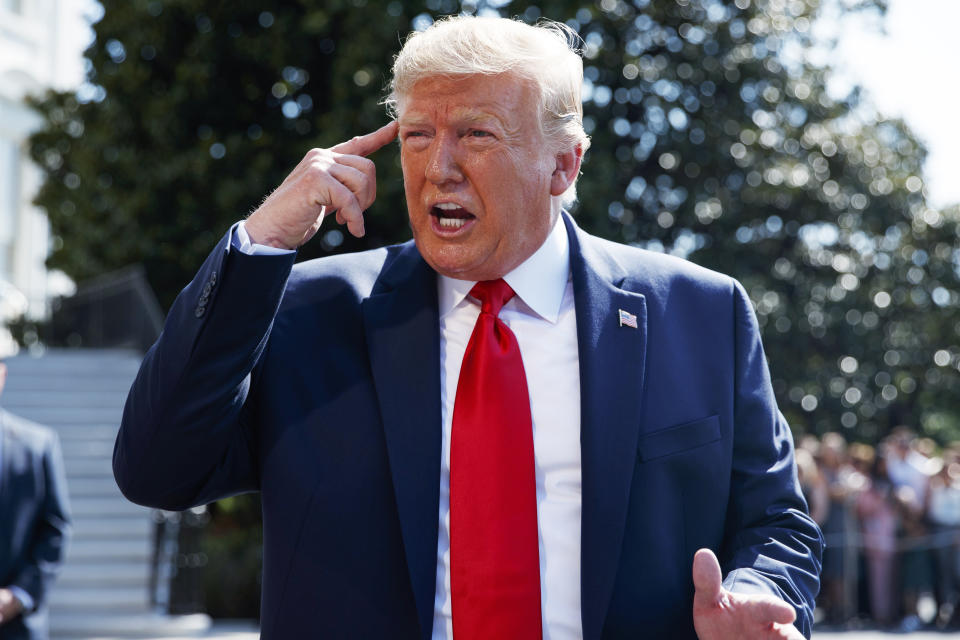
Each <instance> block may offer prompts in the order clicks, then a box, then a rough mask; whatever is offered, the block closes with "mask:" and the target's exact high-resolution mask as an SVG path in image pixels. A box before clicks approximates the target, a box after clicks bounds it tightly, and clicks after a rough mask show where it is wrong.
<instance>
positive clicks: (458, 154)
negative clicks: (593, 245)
mask: <svg viewBox="0 0 960 640" xmlns="http://www.w3.org/2000/svg"><path fill="white" fill-rule="evenodd" d="M536 98H537V96H536V93H535V90H534V88H533V87H532V86H531V85H530V83H528V82H525V81H522V80H520V79H518V78H516V77H514V76H511V75H509V74H501V75H496V76H483V75H476V76H466V77H462V78H457V79H453V78H444V77H439V76H438V77H428V78H425V79H423V80H420V81H419V82H417V83H416V84H415V85H414V86H413V88H412V89H411V90H410V91H409V92H408V93H407V94H405V95H403V96H401V97H400V102H399V118H398V121H399V123H400V133H399V136H400V143H401V147H400V149H401V151H400V158H401V162H402V166H403V184H404V189H405V190H406V194H407V209H408V211H409V213H410V226H411V228H412V229H413V238H414V240H415V241H416V243H417V248H418V249H419V251H420V254H421V255H422V256H423V258H424V260H426V261H427V263H428V264H429V265H430V266H431V267H433V268H434V270H436V271H437V272H439V273H441V274H443V275H446V276H449V277H451V278H459V279H461V280H494V279H496V278H499V277H501V276H503V275H505V274H506V273H508V272H509V271H511V270H512V269H514V268H515V267H516V266H517V265H519V264H520V263H521V262H523V261H524V260H526V259H527V258H528V257H530V256H531V255H532V254H533V253H534V252H535V251H536V250H537V249H538V248H539V247H540V245H541V244H543V241H544V240H545V239H546V237H547V235H548V234H549V232H550V229H551V228H552V226H553V223H554V222H555V220H556V216H557V212H556V211H551V198H550V196H551V179H552V176H553V175H554V174H555V172H556V169H557V157H556V154H555V153H554V152H552V151H551V149H550V147H549V145H547V144H546V143H545V142H544V140H543V137H542V135H541V133H540V128H539V126H538V113H537V100H536ZM553 180H554V182H556V179H555V178H554V179H553ZM555 188H558V187H555ZM561 193H562V191H561Z"/></svg>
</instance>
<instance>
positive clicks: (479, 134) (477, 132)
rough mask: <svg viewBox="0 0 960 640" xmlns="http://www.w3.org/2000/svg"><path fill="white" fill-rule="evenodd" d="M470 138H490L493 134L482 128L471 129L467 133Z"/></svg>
mask: <svg viewBox="0 0 960 640" xmlns="http://www.w3.org/2000/svg"><path fill="white" fill-rule="evenodd" d="M468 135H469V136H470V137H471V138H490V137H493V134H492V133H490V132H489V131H483V130H482V129H471V130H470V133H469V134H468Z"/></svg>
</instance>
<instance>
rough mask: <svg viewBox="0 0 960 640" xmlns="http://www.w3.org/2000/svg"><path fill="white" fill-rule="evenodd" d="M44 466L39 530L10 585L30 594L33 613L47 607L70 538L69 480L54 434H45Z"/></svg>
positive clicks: (33, 536)
mask: <svg viewBox="0 0 960 640" xmlns="http://www.w3.org/2000/svg"><path fill="white" fill-rule="evenodd" d="M39 460H40V464H41V465H42V467H43V468H42V470H41V471H42V477H43V488H44V495H43V504H42V506H41V508H40V510H39V515H38V520H37V523H36V525H35V526H36V529H35V531H34V532H33V535H32V538H31V540H30V544H29V546H28V548H27V561H26V563H25V565H24V567H23V569H22V570H21V571H20V573H19V574H17V576H16V578H15V579H14V580H13V582H12V583H11V585H10V586H12V587H17V588H19V589H22V590H23V591H24V592H26V593H27V594H28V595H29V596H30V598H31V600H32V602H31V603H30V604H31V605H32V606H31V611H28V612H27V613H31V612H32V611H34V610H36V609H37V608H38V607H40V606H41V605H43V603H44V601H45V598H46V594H47V592H48V591H49V589H50V586H51V585H52V584H53V581H54V579H55V578H56V576H57V573H59V571H60V566H61V564H62V562H63V556H64V552H65V550H66V545H67V541H68V539H69V537H70V507H69V502H68V499H67V480H66V475H65V473H64V469H63V456H62V455H61V453H60V441H59V440H58V438H57V436H56V434H55V433H53V432H45V444H44V447H43V452H42V455H41V456H40V457H39Z"/></svg>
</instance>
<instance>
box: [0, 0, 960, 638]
mask: <svg viewBox="0 0 960 640" xmlns="http://www.w3.org/2000/svg"><path fill="white" fill-rule="evenodd" d="M888 4H889V5H890V6H889V7H888V6H887V5H888ZM957 4H958V3H956V2H955V1H954V0H896V2H893V1H892V0H890V1H888V0H544V1H537V0H532V1H526V2H507V3H499V2H494V3H490V2H485V1H482V0H481V1H478V0H464V1H457V0H324V1H320V0H288V1H285V2H284V1H277V2H267V3H265V2H253V1H250V0H234V1H232V2H222V1H201V0H123V1H119V0H108V1H103V2H99V3H98V2H94V1H93V0H34V1H31V0H2V1H0V286H2V287H3V288H2V290H0V302H2V312H3V318H2V320H3V323H4V324H5V328H4V333H3V335H2V336H0V340H4V341H5V342H6V344H7V345H8V349H14V348H20V349H21V355H20V356H18V357H17V358H19V359H20V360H23V361H26V360H37V361H42V360H44V358H46V359H47V362H51V363H55V362H58V360H57V358H63V357H68V358H69V357H70V354H83V357H96V354H97V353H101V352H102V353H110V354H114V356H115V355H116V354H117V353H122V354H127V357H129V358H130V359H132V361H134V362H135V361H136V359H137V358H138V357H139V355H140V354H142V352H143V351H144V350H145V349H146V348H147V347H148V346H149V344H150V343H151V342H152V340H153V339H154V338H155V337H156V335H157V332H158V330H159V327H160V323H161V321H162V316H163V313H164V310H165V309H166V308H167V307H168V306H169V305H170V303H171V302H172V300H173V299H174V297H175V296H176V295H177V293H178V291H179V290H180V289H181V288H182V287H183V286H184V285H185V284H186V283H187V282H188V281H189V280H190V278H191V277H192V274H193V272H194V270H195V269H196V268H197V267H198V266H199V264H200V263H201V262H202V260H203V259H204V257H205V256H206V255H207V253H208V252H209V251H210V250H211V248H212V247H213V246H214V244H215V243H216V242H217V240H218V238H219V237H220V236H221V235H222V234H223V233H224V231H225V230H226V229H227V228H228V227H229V226H230V225H231V224H232V223H233V222H235V221H236V220H237V219H239V218H241V217H242V216H244V215H245V214H247V213H249V212H250V211H251V210H252V209H253V208H255V207H256V205H257V204H258V203H259V202H260V201H261V200H262V199H263V197H264V196H265V194H267V193H269V191H270V190H271V189H272V188H273V187H275V186H276V185H277V184H279V183H280V182H281V181H282V179H283V178H284V176H285V175H286V174H287V173H288V172H289V170H290V169H291V168H292V167H293V166H294V165H295V164H296V163H297V162H298V161H299V159H300V158H301V157H302V155H303V153H304V152H305V151H306V150H307V149H309V148H311V147H316V146H324V147H325V146H330V145H332V144H335V143H336V142H339V141H341V140H343V139H345V138H348V137H351V136H353V135H357V134H361V133H364V132H367V131H371V130H373V129H375V128H377V127H379V126H380V125H381V124H383V122H384V121H385V120H386V115H385V112H384V109H383V107H382V106H380V104H379V102H380V100H381V98H382V97H383V95H384V91H383V89H384V87H385V84H386V82H387V79H388V72H389V68H390V65H391V62H392V56H393V55H394V54H395V53H396V51H397V50H398V49H399V46H400V43H401V41H402V38H403V36H404V34H406V33H407V32H409V31H410V30H411V29H422V28H425V27H426V26H428V25H429V24H430V23H431V22H432V20H433V19H435V18H436V17H438V16H440V15H444V14H449V13H457V12H465V13H471V14H485V13H492V14H500V15H506V16H518V17H521V18H522V19H524V20H527V21H531V22H533V21H536V20H537V19H538V18H540V17H549V18H552V19H556V20H560V21H564V22H566V23H567V24H569V25H570V26H572V27H573V28H575V29H576V30H577V31H578V32H579V33H580V34H581V36H582V38H583V43H582V46H583V55H584V67H585V69H584V71H585V78H584V90H585V91H584V99H585V126H586V129H587V132H588V133H589V134H590V135H591V137H592V139H593V145H592V147H591V149H590V151H589V152H588V154H587V156H586V158H585V161H584V165H583V176H582V178H581V181H580V185H579V194H580V202H579V204H577V205H576V206H575V207H574V209H573V214H574V215H575V217H576V219H577V222H578V224H580V225H581V226H582V227H584V228H585V229H587V230H588V231H590V232H593V233H595V234H598V235H601V236H604V237H607V238H610V239H613V240H616V241H619V242H624V243H630V244H634V245H636V246H640V247H645V248H648V249H651V250H654V251H665V252H669V253H672V254H675V255H679V256H682V257H685V258H687V259H689V260H692V261H694V262H697V263H699V264H703V265H705V266H708V267H711V268H714V269H718V270H721V271H724V272H726V273H729V274H731V275H733V276H735V277H737V278H738V279H739V280H740V281H741V282H743V284H744V285H745V287H746V288H747V290H748V292H749V294H750V297H751V299H752V301H753V303H754V305H755V308H756V311H757V314H758V318H759V321H760V326H761V329H762V332H763V339H764V344H765V346H766V351H767V357H768V360H769V362H770V369H771V375H772V378H773V385H774V389H775V392H776V394H777V399H778V402H779V405H780V408H781V410H782V411H783V413H784V414H785V416H786V417H787V419H788V421H789V422H790V425H791V427H792V429H793V432H794V435H795V439H796V442H797V443H798V450H799V454H798V461H799V463H800V470H801V473H802V478H803V482H804V485H805V488H806V490H807V492H808V497H809V499H810V502H811V505H812V510H813V512H814V515H815V517H816V518H817V519H818V521H820V522H821V524H822V525H823V526H824V528H825V530H826V531H827V539H828V544H830V547H831V551H830V552H829V553H828V557H827V559H826V562H825V578H826V580H825V588H824V592H823V594H822V596H821V600H822V606H821V608H820V610H819V613H818V616H819V617H818V619H819V620H820V625H821V627H825V626H831V627H833V628H857V627H863V626H878V627H889V628H905V629H911V628H918V627H920V626H930V627H934V628H949V627H951V626H952V625H954V624H956V622H957V620H956V618H955V616H954V615H953V610H954V608H955V606H956V603H957V599H958V597H960V591H958V584H960V583H958V576H960V567H958V557H957V545H958V529H960V445H958V443H960V314H958V308H960V244H958V232H960V226H958V225H960V206H958V204H957V203H960V181H958V180H956V179H955V178H954V176H953V172H955V171H956V170H957V169H958V168H960V164H958V163H957V162H956V161H955V160H954V156H955V155H956V153H955V148H956V146H957V145H960V139H958V137H960V136H958V131H960V128H958V127H957V126H956V123H955V116H954V115H953V114H954V113H955V112H956V110H957V102H958V100H960V93H958V90H957V83H956V72H955V70H954V69H953V68H952V67H953V64H954V61H955V60H957V59H958V58H960V47H958V46H957V44H956V38H955V36H954V35H953V34H952V32H951V29H954V28H955V25H956V19H955V18H957V17H960V11H958V7H957ZM951 18H953V19H951ZM87 25H91V26H87ZM885 29H886V32H885V31H884V30H885ZM84 48H85V49H84ZM81 51H82V57H81V53H80V52H81ZM864 82H865V83H866V84H867V90H865V89H864V87H863V83H864ZM901 116H903V117H901ZM951 143H952V144H951ZM380 158H381V161H380V163H379V165H378V172H379V174H378V177H379V184H378V193H379V197H378V200H377V202H376V203H375V204H374V205H373V207H372V208H371V210H370V211H369V213H368V222H367V225H366V228H367V235H366V236H365V237H364V238H362V239H356V238H353V237H352V236H350V235H349V234H345V233H344V232H343V231H342V230H341V229H339V228H337V227H336V225H329V226H325V227H324V228H323V229H322V230H321V233H320V234H319V236H318V237H317V238H316V239H315V240H314V241H312V242H311V243H310V244H308V245H307V246H306V247H304V248H303V249H302V250H301V252H300V259H307V258H312V257H316V256H322V255H330V254H335V253H340V252H345V251H354V250H358V249H365V248H369V247H375V246H381V245H383V244H385V243H391V242H398V241H403V240H406V239H408V238H409V236H410V234H409V230H408V226H407V222H406V217H405V211H404V205H403V195H402V183H401V177H400V169H399V160H398V155H397V150H396V148H395V147H393V148H391V149H389V150H386V151H384V152H381V154H380ZM78 357H79V356H78ZM17 358H14V359H13V362H15V361H16V360H17ZM24 366H25V370H29V367H30V366H36V363H33V364H30V365H29V366H27V365H24ZM56 366H60V365H56ZM124 366H125V365H124ZM121 368H122V367H121ZM78 371H79V370H78ZM91 371H98V369H96V367H94V368H93V369H91ZM16 373H17V371H16V368H15V366H13V365H12V366H11V385H12V386H11V389H10V391H9V392H8V395H9V396H10V397H8V398H5V405H10V403H11V402H13V403H14V404H16V401H17V400H16V398H17V396H16V391H17V390H16V385H15V380H16ZM79 375H82V374H79ZM89 375H91V376H95V375H97V374H96V373H90V374H89ZM39 377H40V378H41V379H42V378H43V377H44V376H43V375H42V374H40V375H39ZM37 384H38V385H41V384H42V382H37ZM121 386H122V385H121ZM34 391H37V396H36V397H40V394H41V392H44V393H43V397H44V398H49V397H50V395H49V394H48V393H47V392H46V391H45V390H43V389H34ZM114 395H117V394H114ZM23 397H25V398H26V399H25V400H22V401H21V405H20V406H21V407H22V408H24V410H23V411H22V412H23V413H25V414H27V413H30V412H31V410H33V411H34V415H35V416H36V419H38V420H40V421H44V420H43V418H47V419H46V421H47V422H51V421H54V422H55V421H56V418H57V415H60V414H56V415H54V414H45V413H44V407H45V406H46V407H47V408H48V406H49V404H50V402H51V401H50V400H49V399H45V400H44V401H43V402H42V403H40V402H39V401H37V402H38V403H39V404H42V405H44V406H34V405H32V404H31V402H33V401H32V400H30V398H31V397H33V396H29V394H27V396H23ZM110 402H112V403H114V404H115V405H116V406H113V405H110V407H106V408H105V409H104V411H105V412H106V413H105V414H104V415H106V416H108V417H107V418H99V417H98V418H96V420H99V421H100V422H103V423H108V422H110V419H109V416H112V415H114V414H111V413H109V412H110V411H113V412H114V413H115V414H116V416H117V417H118V416H119V407H120V406H121V405H122V397H118V398H112V399H111V400H109V402H108V401H106V400H104V401H103V403H105V404H109V403H110ZM61 413H62V414H64V415H65V416H67V417H65V418H64V419H63V421H62V424H60V425H58V429H59V430H60V432H61V437H64V433H68V434H69V433H78V432H76V431H75V429H76V425H75V421H71V420H70V418H69V415H70V414H71V412H70V411H69V410H67V409H64V411H63V412H61ZM28 417H29V416H28ZM98 424H99V423H98ZM101 426H104V427H107V426H110V427H112V429H113V433H115V428H116V424H111V425H106V424H103V425H101ZM71 429H73V430H74V431H71ZM98 433H99V435H98V436H97V437H99V438H100V440H98V441H97V442H96V446H93V445H88V446H86V447H84V445H82V444H80V445H77V447H78V450H79V451H81V452H87V453H90V452H93V451H98V452H100V454H104V453H106V454H107V458H105V459H104V464H105V465H107V464H108V452H106V449H107V448H108V447H109V440H110V433H109V429H106V428H105V429H104V430H102V432H98ZM104 434H106V435H104ZM69 466H70V461H69V460H68V473H69ZM77 468H79V466H78V467H77ZM107 499H108V498H107V497H103V496H97V497H96V500H101V501H102V500H107ZM109 499H114V500H122V498H119V496H113V495H112V494H111V497H110V498H109ZM75 502H76V500H75ZM97 513H98V512H96V511H93V512H91V517H92V518H100V517H101V516H100V515H97ZM144 517H146V518H149V519H150V522H151V525H150V530H149V534H144V535H148V539H149V547H148V548H149V553H148V554H146V556H148V557H143V558H142V559H141V560H142V561H143V562H144V563H145V564H146V565H149V566H150V574H149V575H150V578H149V581H148V584H147V585H146V586H144V587H143V589H144V591H145V595H144V598H146V599H147V601H148V603H149V604H148V608H149V609H150V610H151V611H154V612H161V613H163V614H188V613H196V612H205V613H209V614H210V615H211V616H213V617H226V618H253V619H255V618H256V616H257V613H258V612H257V605H258V576H259V563H260V558H259V545H260V531H259V505H258V502H257V500H256V498H255V497H251V496H242V497H238V498H233V499H231V500H228V501H223V502H221V503H218V504H216V505H211V506H210V507H209V508H207V509H198V510H196V511H195V512H192V513H187V514H167V513H154V514H152V515H144ZM878 532H879V533H878ZM138 561H140V560H138ZM126 584H127V587H129V585H130V584H131V583H126ZM130 588H132V587H130ZM136 588H140V587H139V586H138V587H136ZM74 605H75V603H74ZM74 605H70V602H69V601H68V602H66V603H65V607H66V608H69V606H74Z"/></svg>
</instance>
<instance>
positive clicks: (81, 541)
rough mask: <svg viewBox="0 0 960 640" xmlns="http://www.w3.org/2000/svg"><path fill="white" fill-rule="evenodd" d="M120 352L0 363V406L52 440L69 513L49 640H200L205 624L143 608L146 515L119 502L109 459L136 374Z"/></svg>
mask: <svg viewBox="0 0 960 640" xmlns="http://www.w3.org/2000/svg"><path fill="white" fill-rule="evenodd" d="M140 357H141V356H140V354H139V353H137V352H134V351H127V350H84V349H62V350H58V349H51V350H47V351H46V352H44V353H43V354H42V355H40V356H38V357H33V356H31V355H28V354H23V353H22V354H21V355H18V356H15V357H12V358H8V359H7V360H6V363H7V368H8V376H7V385H6V390H5V391H4V393H3V396H2V397H0V404H2V406H3V407H4V408H5V409H7V410H8V411H10V412H12V413H15V414H18V415H20V416H23V417H24V418H27V419H29V420H33V421H34V422H39V423H40V424H45V425H47V426H49V427H51V428H53V429H55V430H56V431H57V433H58V434H59V436H60V443H61V445H62V448H63V457H64V465H65V467H66V472H67V485H68V488H69V492H70V504H71V509H72V512H73V525H74V526H73V539H72V541H71V543H70V546H69V547H68V550H67V556H66V562H65V564H64V567H63V571H62V573H61V574H60V578H59V579H58V581H57V582H56V584H55V586H54V588H53V590H52V592H51V594H50V631H51V637H52V638H53V639H54V640H73V639H80V638H87V639H90V638H98V639H105V638H110V639H111V640H113V639H121V638H164V637H165V638H171V637H200V636H203V635H205V634H206V633H207V631H208V630H209V628H210V619H209V617H208V616H206V615H202V614H197V615H189V616H168V615H164V614H161V613H158V612H155V611H154V610H153V608H152V607H151V605H150V596H149V576H150V562H151V555H152V548H153V527H154V524H153V519H152V517H151V511H150V510H149V509H146V508H144V507H140V506H137V505H134V504H132V503H130V502H128V501H127V500H126V499H125V498H124V497H123V496H122V495H121V494H120V490H119V489H117V485H116V483H115V482H114V480H113V471H112V468H111V456H112V454H113V442H114V439H115V438H116V435H117V429H118V427H119V425H120V417H121V414H122V411H123V403H124V401H125V399H126V395H127V391H128V389H129V388H130V384H131V382H133V378H134V376H135V375H136V373H137V369H138V368H139V365H140Z"/></svg>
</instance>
